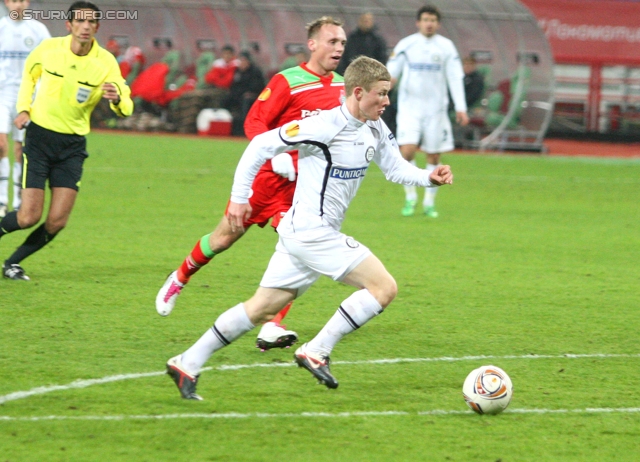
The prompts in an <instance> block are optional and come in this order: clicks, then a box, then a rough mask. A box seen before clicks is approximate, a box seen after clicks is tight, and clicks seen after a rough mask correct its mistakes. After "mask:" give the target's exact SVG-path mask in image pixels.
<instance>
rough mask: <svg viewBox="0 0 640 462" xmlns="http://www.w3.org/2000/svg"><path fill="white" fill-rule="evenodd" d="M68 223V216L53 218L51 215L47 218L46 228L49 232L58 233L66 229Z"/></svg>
mask: <svg viewBox="0 0 640 462" xmlns="http://www.w3.org/2000/svg"><path fill="white" fill-rule="evenodd" d="M66 225H67V219H66V218H55V219H51V217H49V218H47V222H46V223H45V226H44V227H45V229H46V230H47V232H48V233H49V234H58V233H59V232H60V231H62V230H63V229H64V227H65V226H66Z"/></svg>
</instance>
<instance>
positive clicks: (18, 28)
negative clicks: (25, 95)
mask: <svg viewBox="0 0 640 462" xmlns="http://www.w3.org/2000/svg"><path fill="white" fill-rule="evenodd" d="M50 37H51V35H50V34H49V31H48V30H47V27H46V26H45V25H44V24H42V23H41V22H40V21H36V20H35V19H29V20H24V21H14V20H13V19H11V18H10V17H9V16H5V17H4V18H1V19H0V100H1V101H3V102H6V101H10V102H12V103H15V102H16V101H17V99H18V91H19V89H20V82H22V71H23V70H24V62H25V60H26V59H27V56H28V55H29V53H31V50H33V49H34V48H35V47H37V46H38V45H39V44H40V42H42V41H43V40H44V39H46V38H50Z"/></svg>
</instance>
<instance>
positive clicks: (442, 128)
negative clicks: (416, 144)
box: [422, 113, 454, 218]
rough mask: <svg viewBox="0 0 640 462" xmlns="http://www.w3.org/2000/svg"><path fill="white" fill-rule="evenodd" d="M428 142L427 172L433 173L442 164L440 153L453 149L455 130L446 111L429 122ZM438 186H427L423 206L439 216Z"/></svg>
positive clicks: (426, 210) (423, 147)
mask: <svg viewBox="0 0 640 462" xmlns="http://www.w3.org/2000/svg"><path fill="white" fill-rule="evenodd" d="M426 130H427V133H426V136H425V138H426V142H425V143H424V145H423V146H422V149H424V150H425V151H426V153H427V172H428V173H429V174H431V172H433V171H434V170H435V169H436V168H437V167H438V166H439V165H440V153H442V152H448V151H453V148H454V144H453V130H452V128H451V121H450V120H449V117H448V115H447V114H446V113H442V114H437V115H435V116H433V117H431V118H430V119H429V121H428V122H427V128H426ZM437 193H438V187H437V186H433V187H429V188H425V192H424V200H423V202H422V207H423V210H424V213H425V215H427V216H428V217H431V218H437V217H438V212H437V211H436V208H435V200H436V194H437Z"/></svg>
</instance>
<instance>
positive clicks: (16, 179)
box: [13, 162, 22, 210]
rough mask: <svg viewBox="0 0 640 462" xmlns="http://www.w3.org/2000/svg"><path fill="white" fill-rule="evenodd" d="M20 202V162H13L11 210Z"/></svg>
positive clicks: (17, 206) (16, 207)
mask: <svg viewBox="0 0 640 462" xmlns="http://www.w3.org/2000/svg"><path fill="white" fill-rule="evenodd" d="M20 204H22V164H20V163H18V162H14V163H13V210H17V209H19V208H20Z"/></svg>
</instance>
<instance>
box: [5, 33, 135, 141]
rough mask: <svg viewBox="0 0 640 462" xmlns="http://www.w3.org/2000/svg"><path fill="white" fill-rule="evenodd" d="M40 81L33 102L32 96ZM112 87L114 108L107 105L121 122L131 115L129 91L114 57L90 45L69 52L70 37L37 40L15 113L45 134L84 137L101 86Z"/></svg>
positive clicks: (98, 47)
mask: <svg viewBox="0 0 640 462" xmlns="http://www.w3.org/2000/svg"><path fill="white" fill-rule="evenodd" d="M38 80H39V81H40V85H39V87H38V91H37V92H36V95H35V98H33V92H34V90H35V88H36V83H38ZM107 82H108V83H113V84H114V85H115V86H116V88H117V89H118V93H119V94H120V104H118V105H117V106H114V105H113V104H111V109H112V110H113V112H115V113H116V114H118V115H119V116H121V117H127V116H130V115H131V113H132V112H133V101H132V100H131V90H130V89H129V87H128V86H127V84H126V82H125V80H124V79H123V78H122V74H121V73H120V67H119V66H118V62H117V61H116V59H115V57H114V56H113V55H112V54H111V53H109V52H108V51H107V50H105V49H104V48H102V47H101V46H100V45H98V41H97V40H95V39H94V40H93V46H92V47H91V51H90V52H89V54H87V55H86V56H78V55H76V54H74V53H73V52H72V51H71V35H67V36H66V37H55V38H50V39H46V40H43V41H42V42H41V43H40V45H38V46H37V47H36V48H35V49H34V50H33V51H32V52H31V53H30V54H29V56H28V57H27V60H26V62H25V68H24V72H23V74H22V83H21V84H20V92H19V93H18V104H17V110H18V113H20V112H22V111H27V112H29V115H30V117H31V120H33V121H34V122H35V123H36V124H38V125H40V126H42V127H44V128H47V129H49V130H52V131H55V132H58V133H66V134H75V135H86V134H87V133H89V130H90V125H89V119H90V117H91V112H92V111H93V108H95V106H96V104H98V102H99V101H100V99H101V98H102V93H103V92H102V84H104V83H107Z"/></svg>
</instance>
